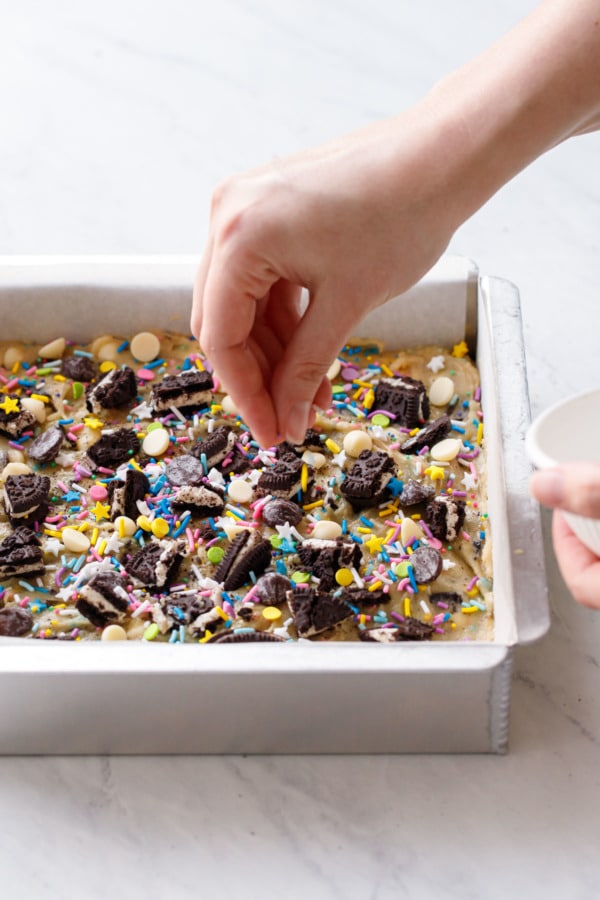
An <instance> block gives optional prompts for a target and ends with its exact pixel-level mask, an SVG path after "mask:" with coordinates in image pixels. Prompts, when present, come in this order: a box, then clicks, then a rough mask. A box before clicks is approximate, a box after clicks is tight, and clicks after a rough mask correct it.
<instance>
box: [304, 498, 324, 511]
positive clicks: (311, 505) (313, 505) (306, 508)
mask: <svg viewBox="0 0 600 900" xmlns="http://www.w3.org/2000/svg"><path fill="white" fill-rule="evenodd" d="M319 506H323V501H322V500H315V502H314V503H307V504H306V506H303V507H302V509H303V510H304V512H310V510H311V509H317V507H319Z"/></svg>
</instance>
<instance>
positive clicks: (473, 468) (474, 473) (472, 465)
mask: <svg viewBox="0 0 600 900" xmlns="http://www.w3.org/2000/svg"><path fill="white" fill-rule="evenodd" d="M469 469H470V470H471V475H472V476H473V478H474V479H475V480H477V478H478V477H479V475H478V473H477V466H476V465H475V463H474V462H472V463H469Z"/></svg>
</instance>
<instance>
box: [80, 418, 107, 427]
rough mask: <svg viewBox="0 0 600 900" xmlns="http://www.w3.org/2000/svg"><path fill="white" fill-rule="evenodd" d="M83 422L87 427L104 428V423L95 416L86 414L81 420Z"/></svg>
mask: <svg viewBox="0 0 600 900" xmlns="http://www.w3.org/2000/svg"><path fill="white" fill-rule="evenodd" d="M83 424H84V425H87V427H88V428H94V429H95V430H98V429H99V428H104V423H103V422H101V421H100V419H97V418H96V416H86V417H85V418H84V420H83Z"/></svg>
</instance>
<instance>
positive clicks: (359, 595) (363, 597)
mask: <svg viewBox="0 0 600 900" xmlns="http://www.w3.org/2000/svg"><path fill="white" fill-rule="evenodd" d="M342 597H343V598H344V600H345V601H346V603H349V604H350V605H352V606H380V605H381V604H382V603H388V602H389V600H390V595H389V593H388V594H386V593H385V591H382V590H377V591H368V590H366V589H363V588H352V589H350V590H345V591H344V592H343V593H342Z"/></svg>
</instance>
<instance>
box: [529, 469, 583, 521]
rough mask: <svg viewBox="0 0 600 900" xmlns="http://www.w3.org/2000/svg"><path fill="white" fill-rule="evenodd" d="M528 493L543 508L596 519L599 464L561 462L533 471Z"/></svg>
mask: <svg viewBox="0 0 600 900" xmlns="http://www.w3.org/2000/svg"><path fill="white" fill-rule="evenodd" d="M530 486H531V492H532V493H533V495H534V497H536V499H537V500H539V502H540V503H543V504H544V506H552V507H558V508H559V509H565V510H567V512H573V513H577V514H579V515H580V516H589V517H591V518H597V517H600V465H598V464H597V463H592V462H572V463H563V465H560V466H555V467H554V468H553V469H545V470H543V471H540V472H535V473H534V474H533V476H532V478H531V484H530Z"/></svg>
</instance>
